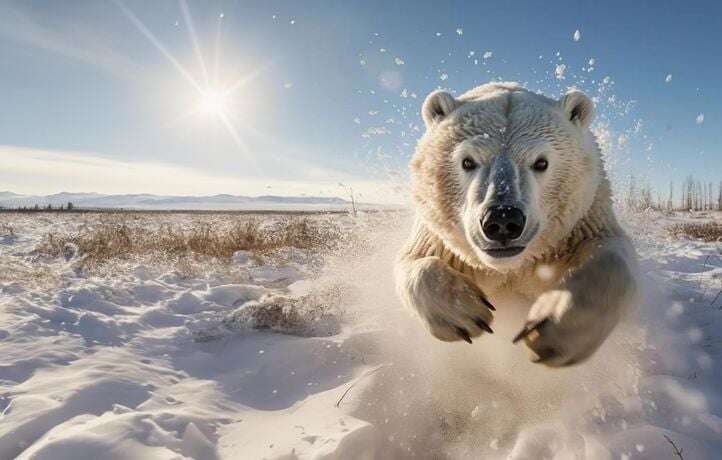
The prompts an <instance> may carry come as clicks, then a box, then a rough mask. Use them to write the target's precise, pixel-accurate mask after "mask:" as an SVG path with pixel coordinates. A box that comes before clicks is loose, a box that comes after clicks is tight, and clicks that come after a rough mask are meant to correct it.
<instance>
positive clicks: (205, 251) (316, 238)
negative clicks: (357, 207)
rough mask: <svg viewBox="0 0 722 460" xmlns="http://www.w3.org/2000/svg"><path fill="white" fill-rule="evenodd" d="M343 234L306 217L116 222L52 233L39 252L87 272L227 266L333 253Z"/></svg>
mask: <svg viewBox="0 0 722 460" xmlns="http://www.w3.org/2000/svg"><path fill="white" fill-rule="evenodd" d="M339 235H340V232H339V230H338V228H336V227H334V226H329V225H323V226H322V225H320V224H318V223H315V222H312V221H311V220H309V219H305V218H289V219H286V220H282V221H279V222H274V223H273V224H272V225H263V223H262V222H260V221H259V220H256V219H248V220H242V221H237V222H233V223H231V224H230V225H213V224H212V223H208V222H198V223H194V224H192V225H185V226H181V225H171V224H162V225H159V226H152V225H150V226H148V225H143V222H142V221H141V222H132V221H131V222H128V221H124V220H111V221H107V222H103V223H100V224H99V225H95V226H89V227H86V228H84V229H83V230H80V231H79V232H78V233H76V234H54V233H50V234H48V235H46V236H45V238H44V239H43V241H42V242H41V243H40V244H39V246H38V247H37V248H36V250H37V252H38V253H40V254H44V255H48V256H52V257H60V256H63V257H66V258H70V257H73V256H74V255H78V256H80V257H81V266H83V267H89V266H96V265H99V264H102V263H104V262H107V261H111V260H114V259H130V258H132V257H134V256H148V255H160V256H163V257H165V258H175V259H178V258H183V257H187V256H194V257H201V258H203V257H205V258H212V259H215V260H218V261H221V262H226V263H227V262H230V260H231V258H232V256H233V253H234V252H236V251H240V250H247V251H253V252H256V253H261V254H262V253H264V252H268V251H272V250H274V249H277V248H281V247H290V246H292V247H296V248H301V249H311V248H313V249H332V248H333V247H334V246H335V245H336V244H337V243H338V242H339Z"/></svg>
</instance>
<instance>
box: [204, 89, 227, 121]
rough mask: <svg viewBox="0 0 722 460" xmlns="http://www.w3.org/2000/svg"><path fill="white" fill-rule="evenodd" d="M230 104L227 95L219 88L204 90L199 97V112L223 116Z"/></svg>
mask: <svg viewBox="0 0 722 460" xmlns="http://www.w3.org/2000/svg"><path fill="white" fill-rule="evenodd" d="M227 106H228V98H227V96H226V95H225V94H224V93H223V92H222V91H219V90H216V89H210V90H207V91H203V92H201V94H200V97H199V98H198V112H199V113H201V114H203V115H209V116H221V115H223V114H224V113H225V111H226V108H227Z"/></svg>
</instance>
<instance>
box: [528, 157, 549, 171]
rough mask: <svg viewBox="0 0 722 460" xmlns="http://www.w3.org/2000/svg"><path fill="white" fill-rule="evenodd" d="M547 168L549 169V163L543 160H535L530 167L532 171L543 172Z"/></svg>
mask: <svg viewBox="0 0 722 460" xmlns="http://www.w3.org/2000/svg"><path fill="white" fill-rule="evenodd" d="M548 167H549V162H548V161H547V160H545V159H544V158H539V159H538V160H536V161H535V162H534V164H533V165H532V167H531V168H532V169H533V170H534V171H538V172H543V171H546V170H547V168H548Z"/></svg>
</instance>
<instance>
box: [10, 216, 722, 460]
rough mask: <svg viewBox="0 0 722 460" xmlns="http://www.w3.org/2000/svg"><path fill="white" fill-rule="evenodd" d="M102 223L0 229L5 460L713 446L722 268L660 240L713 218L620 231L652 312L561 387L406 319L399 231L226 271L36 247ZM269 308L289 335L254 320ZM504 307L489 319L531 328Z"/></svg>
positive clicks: (385, 220) (504, 334) (375, 227)
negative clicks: (98, 263)
mask: <svg viewBox="0 0 722 460" xmlns="http://www.w3.org/2000/svg"><path fill="white" fill-rule="evenodd" d="M100 218H102V216H100V217H99V216H95V217H93V216H78V215H57V214H56V215H49V214H46V215H16V214H3V215H0V223H2V224H7V225H11V226H12V227H13V229H14V237H13V238H5V239H3V240H2V242H1V243H0V260H1V261H2V263H3V266H4V267H6V270H5V271H4V272H3V273H2V274H0V318H1V321H0V337H1V338H2V341H1V342H0V357H1V358H0V411H1V412H2V415H1V416H0V458H2V459H5V458H8V459H9V458H16V457H17V458H20V459H50V458H52V459H73V460H77V459H95V458H112V459H137V458H143V459H180V458H195V459H214V458H215V459H225V458H229V459H230V458H248V459H261V458H266V459H288V458H297V459H312V458H313V459H321V458H323V459H349V458H382V459H383V458H401V459H403V458H411V457H416V458H448V459H460V458H488V459H497V458H498V459H502V458H514V459H527V458H528V459H538V458H557V459H564V458H588V459H618V458H630V459H659V458H674V453H673V450H672V446H671V445H670V443H669V442H668V441H667V439H666V438H665V436H666V437H668V438H669V439H670V440H672V441H673V442H674V443H675V444H676V445H677V446H678V447H680V448H682V449H683V451H684V455H685V458H689V459H713V458H718V457H717V453H718V452H719V450H720V449H722V398H720V392H719V388H720V384H722V369H721V368H720V367H719V363H720V362H721V361H720V350H721V349H720V343H722V342H721V341H722V333H720V332H719V331H720V330H722V327H720V326H722V319H721V318H722V310H721V309H720V308H721V307H722V299H717V300H716V303H713V299H714V298H715V295H716V294H717V292H719V290H720V289H722V282H721V280H722V254H721V253H720V247H719V245H718V244H715V243H704V242H700V241H691V240H687V239H684V238H671V237H669V236H667V234H666V233H665V232H664V230H663V227H664V226H665V225H668V224H670V223H673V222H680V221H683V220H689V219H692V218H694V220H695V221H700V219H715V220H718V221H719V220H720V219H722V215H720V214H707V215H694V216H689V215H687V214H674V215H661V214H657V213H643V214H642V215H630V216H626V220H627V225H628V227H629V229H630V232H631V233H632V235H633V236H634V239H635V243H636V246H637V249H638V252H639V254H640V258H641V266H642V272H643V273H644V278H643V279H644V281H643V286H644V289H645V292H646V296H645V297H646V300H645V302H644V304H643V305H642V306H641V307H640V309H639V312H638V313H637V314H635V315H632V316H631V317H630V318H628V319H626V320H625V324H624V325H623V326H622V327H620V328H618V329H617V331H616V332H615V333H614V334H613V336H612V338H611V339H610V340H609V341H608V342H607V343H606V344H605V345H604V346H603V347H602V349H601V350H600V351H599V352H598V353H597V354H596V355H595V356H594V357H593V358H592V359H591V360H590V361H589V362H587V363H585V364H583V365H580V366H577V367H572V368H569V369H561V370H553V371H552V370H548V369H546V368H543V367H539V366H536V365H534V364H531V363H529V362H528V360H527V357H526V353H525V351H524V350H523V348H522V347H518V346H514V345H512V344H511V343H510V337H511V336H512V335H513V333H514V332H516V328H513V327H512V328H510V329H509V330H505V329H504V328H503V327H498V326H497V325H496V324H495V327H494V329H495V331H496V333H495V334H494V335H493V336H489V337H485V338H483V339H481V340H478V341H475V342H474V345H472V346H469V345H467V344H466V343H454V344H447V343H442V342H439V341H437V340H435V339H433V338H431V337H430V336H429V335H428V333H426V332H425V331H424V329H423V328H422V327H421V326H420V325H419V324H418V322H417V320H416V319H415V318H413V317H412V316H411V315H409V314H408V313H407V312H406V311H404V310H402V309H401V308H400V306H399V304H398V302H397V300H396V297H395V294H394V286H393V279H392V276H391V269H392V262H393V259H394V254H395V252H396V250H397V249H398V248H399V247H400V245H401V244H402V242H403V240H404V238H405V237H406V232H407V230H408V228H409V223H410V222H409V220H410V219H409V216H408V215H406V214H404V213H384V214H363V213H362V214H360V215H359V217H358V218H356V219H354V218H351V217H350V216H342V215H338V216H329V217H324V218H323V219H334V220H335V221H336V222H337V223H338V224H339V225H341V226H342V227H343V228H344V229H345V231H347V232H348V233H350V234H356V235H359V236H361V235H363V236H364V237H365V238H363V239H362V240H363V242H362V243H359V246H353V247H351V248H349V249H347V250H343V251H340V252H338V253H335V254H310V253H309V251H305V250H301V249H296V248H287V249H285V250H283V251H279V252H278V253H274V254H272V255H271V256H268V255H266V256H259V255H257V254H254V253H251V252H248V251H238V252H236V253H235V254H234V255H233V258H232V262H231V265H230V266H229V267H228V268H226V269H212V268H210V267H207V266H199V267H197V269H196V270H190V271H185V270H180V269H179V268H178V267H175V266H172V265H166V264H165V263H164V262H162V261H161V262H158V263H150V262H148V261H145V260H127V261H122V262H119V263H117V264H113V265H112V266H110V267H109V268H108V271H107V272H103V271H100V272H85V271H81V270H78V269H77V267H76V266H75V265H74V264H75V263H76V262H77V261H78V259H79V257H82V256H81V255H77V254H76V255H75V256H73V257H71V258H70V260H66V259H65V258H64V257H59V258H49V257H47V256H42V255H40V254H38V253H37V252H35V251H34V248H35V247H36V245H37V243H38V242H39V241H40V239H41V238H42V237H43V235H44V234H46V233H49V232H55V231H60V230H62V229H65V230H67V231H77V229H79V228H80V227H81V226H88V225H90V226H92V225H94V224H96V223H97V219H100ZM162 218H163V219H175V220H176V222H175V223H176V224H182V223H183V222H187V221H188V219H189V218H188V217H181V216H178V215H172V216H167V217H162ZM265 218H266V219H274V218H275V217H274V216H267V217H265ZM651 221H654V222H657V223H658V224H657V225H655V226H649V225H648V223H649V222H651ZM542 271H543V270H542ZM543 274H544V273H543ZM545 275H546V274H545ZM270 305H275V306H277V309H276V310H270V309H269V310H267V311H274V312H286V313H285V315H286V316H284V317H283V318H282V319H284V320H285V321H286V322H285V323H284V322H283V321H277V320H278V318H276V317H273V316H269V317H266V318H264V317H262V316H258V315H256V316H254V314H255V313H253V312H256V313H257V312H258V311H261V310H263V309H264V308H266V307H268V306H270ZM318 306H323V307H324V308H326V307H327V309H325V310H324V313H323V314H317V313H318V309H317V308H316V307H318ZM504 306H505V308H498V311H497V319H499V320H502V319H504V320H505V319H511V320H512V321H511V323H512V324H516V323H515V321H516V322H519V323H521V322H522V321H523V315H524V311H523V309H521V310H520V309H519V308H518V307H517V306H516V303H515V301H514V299H509V301H508V302H505V305H504ZM497 307H499V306H497ZM289 310H293V311H295V312H297V313H298V315H297V316H293V315H289V314H288V313H289ZM249 312H250V313H249ZM314 315H315V316H314ZM259 321H267V322H265V323H263V328H262V329H261V330H258V329H256V328H257V327H259V323H258V322H259ZM501 322H502V321H499V326H500V325H501Z"/></svg>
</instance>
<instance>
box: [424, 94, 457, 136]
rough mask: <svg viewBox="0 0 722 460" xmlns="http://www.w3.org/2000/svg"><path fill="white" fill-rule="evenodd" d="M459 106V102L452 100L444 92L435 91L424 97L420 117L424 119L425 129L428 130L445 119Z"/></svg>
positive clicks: (450, 96)
mask: <svg viewBox="0 0 722 460" xmlns="http://www.w3.org/2000/svg"><path fill="white" fill-rule="evenodd" d="M460 105H461V102H460V101H457V100H456V99H454V96H452V95H451V94H449V93H447V92H446V91H441V90H436V91H434V92H432V93H431V94H429V95H428V96H426V100H425V101H424V106H423V107H422V109H421V116H422V117H423V118H424V123H426V127H427V128H430V127H431V126H432V125H434V124H436V123H438V122H440V121H441V120H443V119H444V118H446V117H447V116H448V115H449V114H450V113H451V112H453V111H454V110H456V108H457V107H459V106H460Z"/></svg>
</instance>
